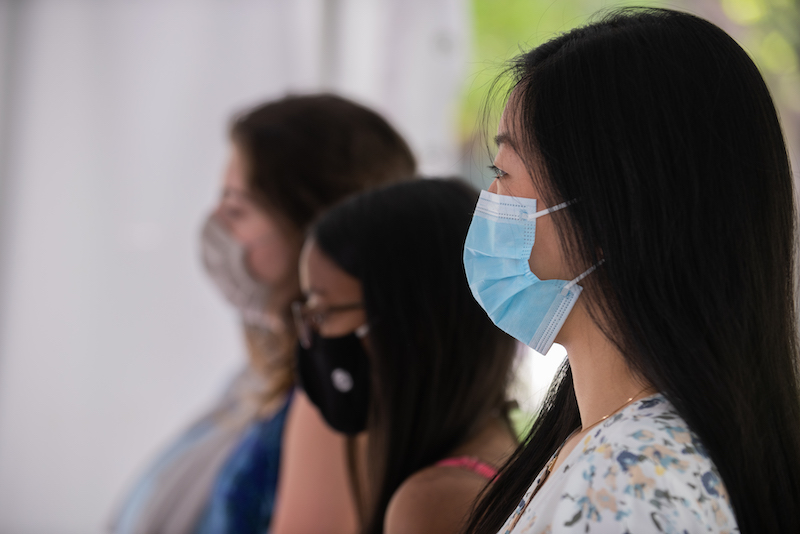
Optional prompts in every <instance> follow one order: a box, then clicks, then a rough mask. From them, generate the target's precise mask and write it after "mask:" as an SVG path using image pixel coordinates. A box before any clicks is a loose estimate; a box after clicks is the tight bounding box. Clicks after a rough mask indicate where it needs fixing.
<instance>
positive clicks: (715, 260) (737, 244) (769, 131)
mask: <svg viewBox="0 0 800 534" xmlns="http://www.w3.org/2000/svg"><path fill="white" fill-rule="evenodd" d="M511 73H512V74H513V82H512V89H511V91H510V96H509V98H508V101H507V105H506V108H505V111H504V114H503V117H502V120H501V124H500V127H499V135H498V136H497V142H498V145H499V149H498V152H497V155H496V158H495V161H494V165H495V167H496V168H497V179H496V180H495V181H494V183H493V184H492V186H491V188H490V189H489V192H488V193H483V194H482V198H481V201H479V203H478V207H477V209H476V214H475V218H474V220H473V223H472V226H471V228H470V233H469V235H468V237H467V240H466V245H465V253H464V262H465V267H466V271H467V277H468V279H469V280H470V286H471V288H472V290H473V292H474V294H475V296H476V299H477V300H478V301H479V302H481V304H482V305H483V306H484V307H485V308H486V309H487V312H488V313H489V314H490V316H491V317H492V318H493V320H494V321H495V322H496V323H497V324H498V325H499V326H501V327H502V328H503V329H504V330H506V331H507V332H509V333H511V334H512V335H514V336H515V337H517V338H518V339H520V340H522V341H523V342H525V343H528V344H530V345H531V346H533V347H534V348H535V349H536V350H538V351H540V352H544V351H545V350H546V349H547V347H548V346H549V344H550V343H551V342H552V341H553V339H555V341H557V342H558V343H560V344H562V345H563V346H564V347H565V348H566V349H567V354H568V358H567V360H566V361H565V362H564V366H563V367H562V372H561V373H560V375H559V376H558V377H557V378H556V380H555V382H554V384H553V386H552V388H551V391H550V394H549V397H548V399H547V401H546V402H545V404H544V407H543V408H542V411H541V413H540V414H539V417H538V418H537V420H536V422H535V424H534V426H533V429H532V430H531V432H530V434H529V436H528V438H527V439H526V440H525V442H524V444H523V445H521V446H520V448H519V449H518V450H517V452H516V453H515V455H514V457H513V458H512V460H511V461H510V462H509V463H508V464H507V465H506V466H505V467H504V469H503V471H502V473H501V474H500V476H499V478H498V480H497V481H496V483H495V484H493V485H492V486H491V487H490V488H489V489H488V491H487V492H486V494H485V495H484V496H483V499H482V501H481V503H480V505H479V506H478V508H477V510H476V511H475V512H474V513H473V515H472V518H471V521H470V524H469V526H468V528H467V530H468V531H469V532H476V533H477V532H480V533H491V534H494V533H495V532H512V533H514V534H520V533H525V534H530V533H540V532H581V533H583V532H591V533H611V532H613V533H622V532H631V533H637V534H638V533H649V532H690V533H694V532H735V531H737V528H738V529H739V531H740V532H743V533H755V532H757V533H779V532H780V533H785V532H800V413H798V412H799V410H800V394H798V384H797V373H798V367H797V364H798V358H797V339H796V338H797V336H796V326H797V323H796V315H795V304H794V296H795V293H794V289H795V287H794V280H793V272H794V253H795V238H796V236H795V224H796V219H795V216H796V212H795V207H794V203H793V185H792V175H791V172H790V169H789V162H788V160H787V156H786V150H785V147H784V143H783V138H782V134H781V130H780V126H779V124H778V119H777V116H776V113H775V109H774V107H773V104H772V101H771V99H770V96H769V92H768V91H767V88H766V86H765V85H764V82H763V80H762V78H761V76H760V75H759V73H758V70H757V69H756V67H755V66H754V65H753V63H752V61H751V60H750V59H749V58H748V56H747V54H746V53H745V52H744V51H743V50H742V49H741V48H740V47H739V46H738V45H737V44H736V43H735V42H734V41H733V40H732V39H731V38H730V37H729V36H728V35H726V34H725V33H724V32H723V31H721V30H720V29H719V28H717V27H715V26H713V25H712V24H710V23H708V22H706V21H704V20H701V19H699V18H696V17H694V16H691V15H687V14H684V13H677V12H674V11H668V10H644V9H634V10H622V11H618V12H614V13H612V14H610V15H608V16H606V17H604V18H602V19H601V20H600V21H599V22H596V23H593V24H590V25H588V26H586V27H583V28H578V29H575V30H573V31H571V32H568V33H566V34H564V35H561V36H559V37H557V38H555V39H553V40H552V41H550V42H548V43H545V44H544V45H542V46H540V47H538V48H536V49H534V50H533V51H531V52H528V53H526V54H523V55H522V56H520V57H519V58H517V60H516V61H515V62H514V64H513V66H512V68H511ZM533 199H536V200H533ZM579 284H580V285H579ZM581 287H583V290H582V291H581Z"/></svg>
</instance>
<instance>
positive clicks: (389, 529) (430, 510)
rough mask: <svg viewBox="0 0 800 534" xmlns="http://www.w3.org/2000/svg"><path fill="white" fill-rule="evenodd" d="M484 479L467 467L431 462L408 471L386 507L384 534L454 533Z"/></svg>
mask: <svg viewBox="0 0 800 534" xmlns="http://www.w3.org/2000/svg"><path fill="white" fill-rule="evenodd" d="M486 483H487V480H486V479H485V478H483V477H481V476H479V475H476V474H475V473H473V472H471V471H468V470H466V469H460V468H457V467H442V466H431V467H427V468H425V469H422V470H421V471H417V472H416V473H414V474H413V475H411V476H410V477H409V478H408V479H406V481H405V482H403V484H402V485H401V486H400V487H399V488H398V489H397V491H396V492H395V494H394V495H393V496H392V500H391V501H390V502H389V506H388V508H387V510H386V519H385V522H384V531H385V533H386V534H411V533H417V534H427V533H431V534H433V533H436V534H444V533H449V532H452V533H456V532H459V530H460V528H461V527H462V526H463V524H464V521H465V520H466V518H467V517H468V516H469V512H470V510H471V509H472V506H473V504H474V502H475V499H476V498H477V497H478V494H479V493H480V492H481V490H483V488H484V486H485V485H486Z"/></svg>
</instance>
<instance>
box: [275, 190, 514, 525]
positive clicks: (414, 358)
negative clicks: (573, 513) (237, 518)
mask: <svg viewBox="0 0 800 534" xmlns="http://www.w3.org/2000/svg"><path fill="white" fill-rule="evenodd" d="M474 203H475V193H474V192H473V191H472V190H471V189H470V188H468V187H467V186H465V185H463V184H461V183H459V182H455V181H443V180H423V181H418V182H413V183H406V184H397V185H393V186H389V187H386V188H383V189H379V190H374V191H370V192H367V193H364V194H362V195H360V196H358V197H355V198H353V199H352V200H350V201H348V202H347V203H345V204H343V205H341V206H338V207H336V208H334V209H332V210H331V211H329V212H328V213H327V214H325V215H324V216H323V217H322V219H321V220H320V222H319V223H318V224H316V225H315V226H314V227H313V229H312V230H311V234H310V237H309V238H308V240H307V241H306V244H305V246H304V249H303V253H302V255H301V260H300V280H301V286H302V288H303V291H304V293H305V295H306V301H305V302H304V303H303V304H299V303H298V305H297V306H296V307H295V310H296V317H297V320H298V322H299V326H298V329H299V332H300V336H299V337H300V348H299V349H298V371H299V377H300V381H301V384H302V386H303V387H304V389H305V392H306V393H307V395H308V397H309V398H310V399H311V401H312V402H313V403H315V404H316V405H317V406H318V408H319V410H320V413H321V414H322V416H323V417H324V418H325V420H326V421H327V423H328V424H329V425H330V426H331V427H332V428H333V429H335V430H337V431H339V432H342V433H345V434H348V435H351V436H356V435H359V437H358V438H353V439H352V441H351V444H350V451H351V455H350V463H349V469H350V482H351V487H352V490H353V494H354V496H355V498H356V502H357V504H358V512H359V525H358V531H359V532H362V533H380V532H385V533H386V534H392V533H399V532H417V533H434V532H435V533H446V532H457V531H458V530H459V529H460V528H461V527H462V526H463V522H464V520H465V518H466V516H467V514H468V511H469V507H470V505H471V504H472V502H473V501H474V499H475V498H476V496H477V495H478V494H479V492H480V491H481V489H482V488H483V487H484V486H485V485H486V484H487V483H488V482H489V481H490V480H491V479H492V477H493V476H494V474H495V471H496V467H497V466H499V465H501V463H502V462H503V461H504V460H505V459H506V458H507V456H508V454H509V453H510V452H511V451H513V450H514V447H515V446H516V438H515V437H514V435H513V433H512V431H511V427H510V425H509V421H508V417H507V407H508V402H507V398H506V389H507V385H508V382H509V379H510V372H511V365H512V362H513V359H514V353H515V343H514V341H513V340H512V339H511V338H510V337H508V336H506V335H505V334H504V333H503V332H501V331H500V330H498V329H497V328H496V327H495V326H494V325H493V324H492V323H491V321H490V320H489V319H488V318H487V317H486V314H485V313H483V310H481V309H480V307H479V306H478V305H477V304H476V303H475V301H474V300H473V299H472V297H471V294H470V291H469V288H468V286H467V282H466V280H465V278H464V274H463V269H462V266H461V250H462V243H463V241H464V236H465V235H466V233H467V228H468V226H469V222H470V213H471V210H472V206H473V205H474ZM286 446H287V447H290V446H291V442H289V443H287V445H286ZM308 506H309V509H311V508H312V507H313V505H312V504H310V505H308Z"/></svg>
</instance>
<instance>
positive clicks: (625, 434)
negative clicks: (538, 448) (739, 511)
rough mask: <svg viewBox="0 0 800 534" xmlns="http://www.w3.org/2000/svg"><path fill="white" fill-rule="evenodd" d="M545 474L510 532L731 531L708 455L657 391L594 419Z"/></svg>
mask: <svg viewBox="0 0 800 534" xmlns="http://www.w3.org/2000/svg"><path fill="white" fill-rule="evenodd" d="M551 477H552V478H551V480H550V481H548V482H547V483H546V484H545V485H544V486H543V489H542V492H541V494H540V495H537V496H536V498H534V499H533V501H532V502H531V503H530V507H529V508H528V510H527V511H526V512H525V513H523V514H522V517H521V518H520V521H519V523H518V524H517V526H516V528H513V530H511V532H513V533H514V534H553V533H561V532H563V533H579V532H580V533H582V534H583V533H589V534H695V533H698V534H699V533H705V532H713V533H720V534H732V533H734V532H738V529H737V526H736V520H735V518H734V515H733V511H732V509H731V506H730V499H729V497H728V494H727V492H726V489H725V486H724V485H723V484H722V482H721V479H720V477H719V474H718V473H717V470H716V468H715V466H714V465H713V462H711V460H710V458H709V457H708V455H707V453H706V452H705V449H704V448H703V446H702V444H701V443H700V441H699V439H698V437H697V436H696V435H695V434H694V433H693V432H691V431H690V430H688V427H687V426H686V423H685V422H684V421H683V420H682V419H681V418H680V416H679V415H678V414H677V413H676V412H675V411H674V409H673V408H672V407H671V406H670V405H669V404H668V403H667V402H666V400H665V399H664V398H663V397H661V396H657V397H655V398H653V399H651V400H646V401H640V402H639V403H637V404H636V405H635V406H632V407H630V408H629V409H627V410H625V411H624V413H620V414H617V415H615V416H614V417H612V418H610V419H609V420H608V421H606V422H604V423H603V425H600V426H598V428H597V429H596V430H594V431H593V432H592V433H591V435H587V436H586V437H585V438H583V439H582V440H581V441H580V442H579V443H578V445H577V446H576V447H575V449H574V450H573V451H572V452H571V453H570V454H569V456H568V457H567V458H566V459H565V460H564V464H563V465H562V466H561V467H559V469H558V470H557V471H556V472H555V473H553V475H551ZM548 485H549V488H548ZM501 532H502V531H501Z"/></svg>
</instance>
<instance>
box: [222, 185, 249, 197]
mask: <svg viewBox="0 0 800 534" xmlns="http://www.w3.org/2000/svg"><path fill="white" fill-rule="evenodd" d="M222 198H238V199H244V200H249V199H250V196H249V195H248V194H247V193H245V192H244V191H239V190H238V189H231V188H229V187H225V188H223V190H222Z"/></svg>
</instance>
